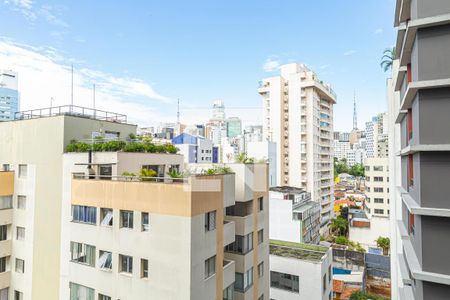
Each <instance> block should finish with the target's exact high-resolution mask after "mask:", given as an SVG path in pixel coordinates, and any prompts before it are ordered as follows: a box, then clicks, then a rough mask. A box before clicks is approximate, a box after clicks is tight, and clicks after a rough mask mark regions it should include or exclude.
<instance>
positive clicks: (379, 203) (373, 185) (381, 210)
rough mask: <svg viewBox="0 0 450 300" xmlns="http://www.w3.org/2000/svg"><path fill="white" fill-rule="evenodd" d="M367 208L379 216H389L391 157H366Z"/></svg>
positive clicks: (370, 212) (369, 211)
mask: <svg viewBox="0 0 450 300" xmlns="http://www.w3.org/2000/svg"><path fill="white" fill-rule="evenodd" d="M364 166H365V168H366V170H365V175H366V180H365V183H366V190H365V192H364V193H365V195H366V197H367V198H366V203H365V205H366V209H367V212H368V213H369V214H371V215H373V216H377V217H389V213H390V211H389V159H388V158H366V159H365V160H364Z"/></svg>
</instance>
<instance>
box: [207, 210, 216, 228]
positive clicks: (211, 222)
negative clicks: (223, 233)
mask: <svg viewBox="0 0 450 300" xmlns="http://www.w3.org/2000/svg"><path fill="white" fill-rule="evenodd" d="M214 229H216V211H211V212H207V213H206V214H205V230H206V231H211V230H214Z"/></svg>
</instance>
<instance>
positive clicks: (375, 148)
mask: <svg viewBox="0 0 450 300" xmlns="http://www.w3.org/2000/svg"><path fill="white" fill-rule="evenodd" d="M387 122H388V116H387V113H381V114H378V115H377V116H375V117H373V118H372V121H370V122H366V154H367V157H368V158H372V157H388V123H387Z"/></svg>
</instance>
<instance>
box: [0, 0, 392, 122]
mask: <svg viewBox="0 0 450 300" xmlns="http://www.w3.org/2000/svg"><path fill="white" fill-rule="evenodd" d="M393 13H394V1H393V0H365V1H361V0H344V1H342V0H341V1H336V0H324V1H301V0H300V1H299V0H297V1H265V0H263V1H234V0H230V1H211V0H210V1H38V0H0V19H1V20H2V25H1V29H0V37H1V39H2V41H3V44H2V45H3V48H2V47H0V68H5V65H6V67H8V68H14V67H15V65H14V64H15V63H12V62H11V61H13V59H12V58H13V56H14V55H17V53H16V52H18V53H19V57H22V58H21V59H19V58H18V57H15V56H14V57H15V59H16V60H14V61H15V62H17V64H20V62H23V57H24V56H33V57H34V54H36V57H35V59H36V60H38V63H42V61H44V58H47V59H48V60H49V61H46V62H45V64H43V65H42V66H41V67H42V68H32V70H29V69H30V68H29V65H30V64H34V63H35V62H34V61H30V62H29V63H28V65H25V64H24V63H23V64H22V65H20V66H17V69H18V70H19V71H20V70H23V73H26V72H32V71H33V70H34V71H35V70H36V69H39V70H40V71H45V68H49V71H48V72H47V73H50V75H52V71H51V70H53V68H56V66H55V65H60V66H62V69H63V70H65V71H67V67H68V66H69V65H70V63H71V62H74V65H75V69H76V70H77V72H78V73H77V76H79V77H80V78H78V77H77V80H78V81H77V82H78V83H79V84H80V89H81V88H83V87H84V88H85V89H86V90H85V91H83V92H81V91H80V92H79V93H78V94H79V97H80V98H81V97H84V98H86V97H89V96H88V95H89V94H88V91H87V90H88V89H89V86H90V85H91V84H92V82H96V83H97V84H98V85H99V94H100V95H99V97H101V96H102V95H101V94H102V86H103V87H104V90H103V93H104V94H107V93H117V95H115V96H116V97H115V98H114V99H109V98H104V99H103V101H101V100H99V104H98V105H99V106H100V107H99V108H103V109H108V108H109V107H111V108H117V109H121V110H124V111H121V112H125V113H127V114H129V115H131V117H132V119H133V120H135V121H136V122H140V123H145V124H143V125H148V124H151V123H153V122H157V121H161V120H162V119H164V120H167V121H174V120H175V117H176V104H175V102H176V101H175V99H177V98H180V99H181V103H182V105H181V106H182V109H181V115H182V120H183V119H184V120H185V121H186V122H195V121H204V120H206V119H207V118H208V117H209V115H210V113H211V112H210V107H211V105H212V101H213V100H214V99H223V100H224V101H225V104H226V106H228V107H232V108H231V109H229V110H228V111H227V114H228V115H229V116H232V115H238V116H240V117H242V118H243V119H244V121H245V122H246V123H257V122H260V121H261V109H259V107H261V99H260V96H259V95H258V93H257V85H258V81H259V80H260V79H261V78H264V77H267V76H271V75H274V74H276V73H277V70H276V66H277V65H278V64H282V63H287V62H293V61H296V62H302V63H306V64H307V65H309V66H310V67H311V68H312V69H313V70H315V71H316V72H317V73H318V75H319V77H320V78H321V79H322V80H324V81H326V82H329V83H331V85H332V86H333V88H334V90H335V91H336V93H337V94H338V104H337V105H336V106H335V129H336V130H350V129H351V127H352V115H351V114H352V101H353V93H354V91H356V96H357V104H358V119H359V120H358V121H359V127H363V122H365V121H368V120H369V119H370V117H371V116H372V115H375V114H376V113H378V112H382V111H384V110H385V109H386V103H385V102H386V96H385V94H386V92H385V83H386V77H387V74H384V73H383V72H382V70H381V69H380V67H379V61H380V57H381V55H382V51H383V50H384V49H385V48H386V47H390V46H392V45H393V44H394V37H395V32H394V28H393V27H392V26H393V21H392V20H393ZM21 50H23V51H25V52H21ZM2 51H3V54H4V55H3V56H1V54H2ZM20 55H22V56H20ZM10 58H11V59H10ZM33 59H34V58H33ZM267 63H269V64H267ZM2 64H3V65H4V66H2ZM264 66H266V68H264ZM27 67H28V69H26V68H27ZM55 73H56V72H55ZM20 75H21V74H19V76H20ZM38 76H39V75H36V74H35V75H34V77H38ZM55 76H56V74H55ZM32 77H33V76H32V73H30V75H28V74H25V75H24V76H22V77H20V78H21V82H20V84H21V85H20V87H21V89H22V88H23V89H27V88H30V87H31V86H32V85H33V84H32V83H31V79H30V78H32ZM55 80H56V79H55ZM48 81H52V78H51V77H48ZM116 82H119V83H120V84H119V86H120V90H118V89H117V88H116V89H114V88H113V87H112V86H113V85H114V83H116ZM136 85H139V86H138V90H139V92H136V91H134V92H133V91H132V92H130V93H128V92H129V91H130V89H133V87H135V86H136ZM55 93H56V92H55ZM22 95H23V97H22V100H23V101H22V109H27V108H32V107H34V106H35V105H36V103H40V101H42V102H45V101H47V100H46V99H47V98H48V97H53V96H52V92H51V91H48V90H46V91H42V96H41V98H42V99H41V98H39V97H40V96H36V94H35V93H32V91H30V92H24V93H22ZM31 95H33V96H34V97H36V99H37V98H39V99H40V100H39V101H38V100H36V101H34V100H32V99H31V98H32V97H31ZM25 97H30V99H24V98H25ZM105 97H106V96H105ZM44 98H45V99H44ZM58 98H59V99H58V101H59V102H60V104H64V103H68V102H70V99H68V97H64V96H58ZM100 99H102V98H100ZM77 101H78V102H79V103H80V104H81V103H85V102H87V101H88V100H87V99H77ZM108 101H109V102H108ZM114 101H116V102H117V103H119V102H122V104H123V105H122V106H120V105H119V104H117V106H116V105H113V104H111V105H109V103H110V102H111V103H112V102H114ZM238 107H246V109H237V108H238ZM249 108H251V109H249ZM146 109H148V116H146V115H145V114H144V113H143V112H144V111H147V110H146ZM134 115H136V117H134V118H133V116H134Z"/></svg>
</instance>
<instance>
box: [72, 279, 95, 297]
mask: <svg viewBox="0 0 450 300" xmlns="http://www.w3.org/2000/svg"><path fill="white" fill-rule="evenodd" d="M69 287H70V300H81V299H83V300H94V299H95V291H94V289H91V288H88V287H86V286H82V285H79V284H76V283H73V282H71V283H70V284H69Z"/></svg>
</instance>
